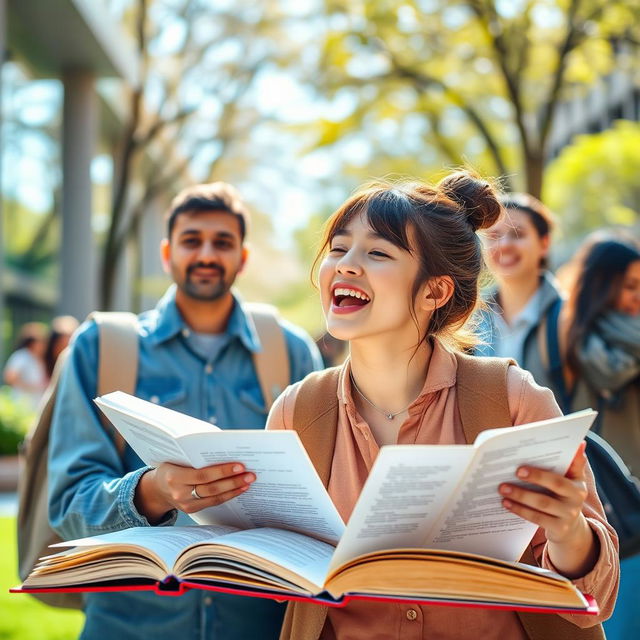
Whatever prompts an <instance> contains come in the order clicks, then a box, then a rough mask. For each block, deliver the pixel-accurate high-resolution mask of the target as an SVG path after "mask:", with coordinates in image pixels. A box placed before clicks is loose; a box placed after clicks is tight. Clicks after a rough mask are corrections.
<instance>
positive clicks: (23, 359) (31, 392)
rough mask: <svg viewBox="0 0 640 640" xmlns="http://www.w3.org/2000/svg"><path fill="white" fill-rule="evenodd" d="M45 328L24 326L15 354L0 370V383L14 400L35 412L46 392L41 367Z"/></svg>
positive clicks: (27, 324) (44, 377)
mask: <svg viewBox="0 0 640 640" xmlns="http://www.w3.org/2000/svg"><path fill="white" fill-rule="evenodd" d="M46 336H47V328H46V326H45V325H44V324H42V323H41V322H28V323H26V324H25V325H23V326H22V327H21V329H20V332H19V334H18V342H17V345H16V349H15V351H14V352H13V353H12V354H11V355H10V356H9V359H8V360H7V363H6V365H5V367H4V373H3V377H4V381H5V382H6V384H8V385H9V386H10V387H11V389H12V390H13V394H14V396H15V397H16V398H17V399H19V400H22V401H24V402H25V403H27V404H28V405H29V406H30V407H32V408H33V409H35V408H36V407H37V406H38V403H39V402H40V398H41V397H42V394H43V393H44V391H45V389H46V388H47V383H48V380H49V378H48V376H47V371H46V367H45V364H44V351H45V348H46Z"/></svg>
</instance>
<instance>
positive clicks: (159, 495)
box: [134, 462, 256, 524]
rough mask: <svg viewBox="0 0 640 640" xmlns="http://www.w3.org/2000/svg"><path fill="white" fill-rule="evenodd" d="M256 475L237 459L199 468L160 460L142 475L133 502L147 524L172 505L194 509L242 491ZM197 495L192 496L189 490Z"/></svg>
mask: <svg viewBox="0 0 640 640" xmlns="http://www.w3.org/2000/svg"><path fill="white" fill-rule="evenodd" d="M255 479H256V476H255V474H253V473H250V472H249V473H247V471H246V469H245V467H244V465H242V464H241V463H239V462H225V463H222V464H215V465H211V466H209V467H203V468H202V469H193V468H191V467H181V466H179V465H176V464H171V463H168V462H163V463H162V464H161V465H159V466H158V467H157V468H155V469H150V470H149V471H147V472H146V473H144V474H143V475H142V477H141V478H140V481H139V482H138V487H137V488H136V494H135V498H134V503H135V506H136V509H137V510H138V513H140V514H141V515H144V516H145V517H146V518H147V520H149V522H150V523H151V524H154V523H157V522H159V521H161V520H162V519H163V517H164V516H165V514H166V513H167V512H169V511H171V510H173V509H178V510H180V511H184V512H185V513H195V512H196V511H201V510H202V509H205V508H206V507H213V506H216V505H219V504H222V503H223V502H227V500H231V499H232V498H235V497H236V496H238V495H240V494H241V493H244V492H245V491H246V490H247V489H248V488H249V487H250V486H251V483H252V482H254V481H255ZM194 488H195V494H196V495H198V496H200V497H199V498H197V497H195V496H194V494H193V492H194Z"/></svg>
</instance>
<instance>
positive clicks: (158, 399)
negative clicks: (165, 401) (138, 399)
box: [149, 396, 160, 404]
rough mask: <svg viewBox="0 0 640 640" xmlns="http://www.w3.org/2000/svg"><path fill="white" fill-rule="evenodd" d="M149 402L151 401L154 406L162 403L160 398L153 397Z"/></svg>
mask: <svg viewBox="0 0 640 640" xmlns="http://www.w3.org/2000/svg"><path fill="white" fill-rule="evenodd" d="M149 400H151V402H153V404H158V402H160V398H159V397H158V396H151V397H150V398H149Z"/></svg>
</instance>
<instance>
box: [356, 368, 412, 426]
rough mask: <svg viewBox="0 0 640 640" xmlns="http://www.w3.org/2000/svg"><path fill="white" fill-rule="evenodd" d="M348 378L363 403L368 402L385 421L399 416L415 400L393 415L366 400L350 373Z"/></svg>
mask: <svg viewBox="0 0 640 640" xmlns="http://www.w3.org/2000/svg"><path fill="white" fill-rule="evenodd" d="M349 377H350V378H351V384H353V387H354V389H355V390H356V391H357V392H358V393H359V394H360V397H361V398H362V399H363V400H364V401H365V402H368V403H369V404H370V405H371V406H372V407H373V408H374V409H375V410H376V411H378V412H379V413H381V414H382V415H383V416H384V417H385V418H386V419H387V420H393V419H394V418H395V417H396V416H399V415H400V414H401V413H404V412H405V411H406V410H407V409H408V408H409V407H410V406H411V405H412V404H413V403H414V402H415V400H412V401H411V402H410V403H409V404H408V405H407V406H406V407H405V408H404V409H401V410H400V411H396V412H395V413H391V412H389V411H385V410H384V409H381V408H380V407H378V406H377V405H375V404H373V402H371V400H369V398H367V396H365V395H364V393H362V391H360V388H359V387H358V385H357V384H356V381H355V379H354V377H353V373H352V372H351V371H350V372H349Z"/></svg>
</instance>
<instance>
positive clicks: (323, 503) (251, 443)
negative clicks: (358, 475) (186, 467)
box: [191, 431, 344, 545]
mask: <svg viewBox="0 0 640 640" xmlns="http://www.w3.org/2000/svg"><path fill="white" fill-rule="evenodd" d="M274 436H275V437H274ZM203 444H204V443H203ZM206 444H207V447H208V450H209V452H210V453H209V460H210V462H209V464H214V463H216V462H229V461H236V460H237V461H239V462H242V463H243V464H244V465H245V466H246V468H247V470H249V471H252V472H253V473H255V474H256V478H257V479H256V481H255V482H254V483H253V484H252V485H251V487H250V488H249V489H248V490H247V491H245V492H244V493H242V494H240V495H239V496H237V497H236V498H234V499H233V500H230V501H229V502H225V503H224V504H221V505H219V506H217V507H209V508H207V509H203V510H202V511H198V512H197V513H193V514H191V517H192V518H193V519H194V520H195V521H196V522H198V523H200V524H210V523H212V524H213V523H215V524H225V525H231V526H234V527H239V528H240V529H250V528H256V527H279V528H283V529H291V530H293V531H299V532H301V533H304V534H307V535H310V536H313V537H316V538H319V539H321V540H325V541H327V542H330V543H331V544H334V545H335V544H337V543H338V540H339V539H340V537H341V536H342V534H343V532H344V522H343V521H342V518H341V517H340V514H339V513H338V511H337V509H336V508H335V506H334V504H333V502H332V501H331V498H330V497H329V494H328V493H327V490H326V489H325V487H324V485H323V484H322V481H321V480H320V478H319V477H318V474H317V472H316V470H315V468H314V466H313V464H312V463H311V460H310V459H309V457H308V455H307V452H306V451H305V450H304V448H303V446H302V444H301V442H300V439H299V437H298V434H297V433H296V432H295V431H221V432H220V433H218V434H215V436H214V437H213V438H212V439H208V440H207V443H206ZM214 448H215V453H214Z"/></svg>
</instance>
